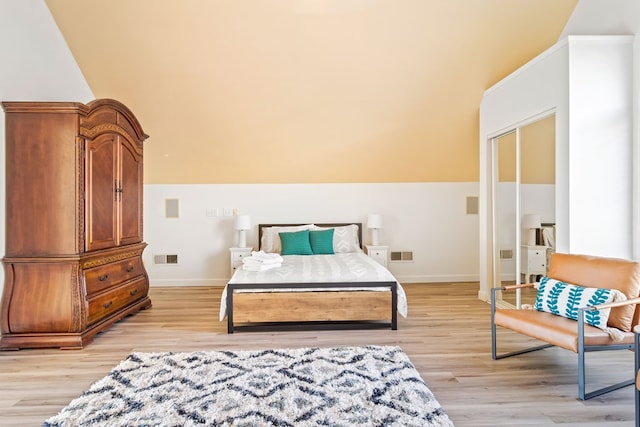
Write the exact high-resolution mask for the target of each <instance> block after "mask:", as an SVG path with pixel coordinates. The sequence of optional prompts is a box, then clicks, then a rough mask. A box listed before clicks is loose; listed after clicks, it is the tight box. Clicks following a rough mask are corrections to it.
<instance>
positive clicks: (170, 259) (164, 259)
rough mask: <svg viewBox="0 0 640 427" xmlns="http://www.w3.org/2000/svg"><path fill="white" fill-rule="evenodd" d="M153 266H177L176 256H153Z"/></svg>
mask: <svg viewBox="0 0 640 427" xmlns="http://www.w3.org/2000/svg"><path fill="white" fill-rule="evenodd" d="M153 263H154V264H177V263H178V255H154V256H153Z"/></svg>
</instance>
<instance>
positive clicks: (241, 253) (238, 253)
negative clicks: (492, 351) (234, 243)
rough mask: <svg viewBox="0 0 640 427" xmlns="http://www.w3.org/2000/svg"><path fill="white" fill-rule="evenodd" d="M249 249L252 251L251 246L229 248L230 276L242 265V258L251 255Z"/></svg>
mask: <svg viewBox="0 0 640 427" xmlns="http://www.w3.org/2000/svg"><path fill="white" fill-rule="evenodd" d="M251 251H253V248H229V252H231V259H230V267H231V275H232V276H233V273H235V271H236V269H237V268H238V267H242V259H243V258H244V257H248V256H251Z"/></svg>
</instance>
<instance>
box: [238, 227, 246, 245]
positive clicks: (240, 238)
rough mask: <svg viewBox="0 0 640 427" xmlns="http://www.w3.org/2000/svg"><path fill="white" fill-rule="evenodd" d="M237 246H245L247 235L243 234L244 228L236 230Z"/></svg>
mask: <svg viewBox="0 0 640 427" xmlns="http://www.w3.org/2000/svg"><path fill="white" fill-rule="evenodd" d="M238 247H239V248H246V247H247V235H246V234H245V232H244V230H238Z"/></svg>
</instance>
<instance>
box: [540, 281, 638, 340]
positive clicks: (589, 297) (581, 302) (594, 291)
mask: <svg viewBox="0 0 640 427" xmlns="http://www.w3.org/2000/svg"><path fill="white" fill-rule="evenodd" d="M625 299H626V297H625V295H624V294H623V293H622V292H620V291H618V290H616V289H603V288H590V287H583V286H577V285H572V284H570V283H565V282H561V281H559V280H555V279H551V278H549V277H543V278H542V280H540V287H539V288H538V295H537V296H536V303H535V305H534V308H535V309H536V310H538V311H545V312H547V313H551V314H555V315H558V316H563V317H567V318H569V319H573V320H578V308H582V307H586V306H591V305H600V304H607V303H610V302H613V301H623V300H625ZM610 312H611V309H610V308H605V309H602V310H595V311H587V312H585V316H584V320H585V322H586V323H587V324H589V325H592V326H595V327H597V328H600V329H606V328H607V320H609V313H610Z"/></svg>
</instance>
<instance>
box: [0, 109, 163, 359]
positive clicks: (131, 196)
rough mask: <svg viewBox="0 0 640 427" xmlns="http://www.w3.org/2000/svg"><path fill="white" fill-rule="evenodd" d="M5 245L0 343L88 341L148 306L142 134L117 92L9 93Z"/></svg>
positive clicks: (11, 346) (8, 346) (9, 346)
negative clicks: (14, 98) (19, 97)
mask: <svg viewBox="0 0 640 427" xmlns="http://www.w3.org/2000/svg"><path fill="white" fill-rule="evenodd" d="M2 106H3V108H4V111H5V118H6V124H5V126H6V245H5V256H4V258H3V265H4V271H5V284H4V289H3V294H2V335H1V336H0V349H2V350H16V349H20V348H32V347H60V348H64V349H78V348H83V347H84V345H86V344H87V343H88V342H90V341H91V340H92V339H93V337H94V336H95V335H96V334H97V333H99V332H102V331H104V330H106V329H107V328H109V327H110V326H111V325H112V324H113V323H114V322H116V321H118V320H120V319H122V318H123V317H125V316H127V315H129V314H132V313H135V312H137V311H138V310H140V309H145V308H149V307H151V300H150V299H149V297H148V296H147V294H148V290H149V278H148V276H147V272H146V271H145V269H144V265H143V263H142V251H143V250H144V248H145V246H146V243H144V242H143V239H142V192H143V187H142V178H143V173H142V172H143V171H142V166H143V162H142V160H143V157H142V154H143V147H142V145H143V141H144V140H145V139H146V138H147V135H146V134H145V133H144V132H143V131H142V127H141V126H140V123H139V122H138V120H137V119H136V117H135V116H134V115H133V113H132V112H131V111H130V110H129V109H128V108H127V107H126V106H124V105H123V104H122V103H120V102H118V101H115V100H112V99H98V100H95V101H92V102H90V103H88V104H86V105H85V104H82V103H76V102H3V103H2Z"/></svg>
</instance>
